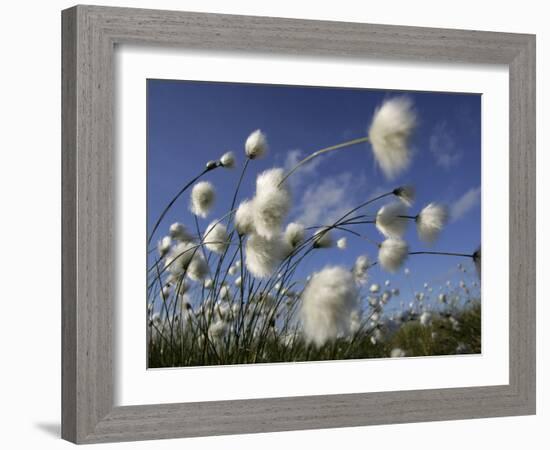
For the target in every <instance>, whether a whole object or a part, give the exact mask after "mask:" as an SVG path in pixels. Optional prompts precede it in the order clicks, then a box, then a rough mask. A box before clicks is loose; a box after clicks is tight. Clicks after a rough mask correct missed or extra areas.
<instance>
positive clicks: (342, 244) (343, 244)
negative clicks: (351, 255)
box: [336, 237, 348, 250]
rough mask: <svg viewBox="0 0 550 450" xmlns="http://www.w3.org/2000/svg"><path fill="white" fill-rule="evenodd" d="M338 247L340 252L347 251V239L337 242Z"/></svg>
mask: <svg viewBox="0 0 550 450" xmlns="http://www.w3.org/2000/svg"><path fill="white" fill-rule="evenodd" d="M336 247H338V248H339V249H340V250H345V249H346V248H347V247H348V240H347V238H345V237H343V238H340V239H338V240H337V241H336Z"/></svg>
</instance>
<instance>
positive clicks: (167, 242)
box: [157, 236, 172, 258]
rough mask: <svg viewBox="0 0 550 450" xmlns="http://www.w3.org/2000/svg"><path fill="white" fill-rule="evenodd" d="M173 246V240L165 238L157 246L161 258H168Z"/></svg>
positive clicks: (168, 237)
mask: <svg viewBox="0 0 550 450" xmlns="http://www.w3.org/2000/svg"><path fill="white" fill-rule="evenodd" d="M171 245H172V238H171V237H170V236H164V237H163V238H162V239H161V240H160V241H159V242H158V244H157V249H158V252H159V255H160V257H161V258H163V257H164V256H166V254H167V253H168V251H169V250H170V246H171Z"/></svg>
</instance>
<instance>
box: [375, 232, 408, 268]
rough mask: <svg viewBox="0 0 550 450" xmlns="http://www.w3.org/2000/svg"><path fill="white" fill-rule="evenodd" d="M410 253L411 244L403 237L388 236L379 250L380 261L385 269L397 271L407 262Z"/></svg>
mask: <svg viewBox="0 0 550 450" xmlns="http://www.w3.org/2000/svg"><path fill="white" fill-rule="evenodd" d="M408 255H409V246H408V245H407V243H406V242H405V241H404V240H403V239H399V238H388V239H386V240H385V241H384V242H382V244H380V249H379V251H378V261H379V262H380V265H381V266H382V268H383V269H385V270H387V271H388V272H392V273H395V272H397V271H398V270H399V269H400V268H401V266H403V264H404V263H405V260H406V259H407V256H408Z"/></svg>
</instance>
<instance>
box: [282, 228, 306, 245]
mask: <svg viewBox="0 0 550 450" xmlns="http://www.w3.org/2000/svg"><path fill="white" fill-rule="evenodd" d="M305 234H306V230H305V228H304V226H303V225H302V224H300V223H296V222H290V223H289V224H288V225H287V226H286V228H285V232H284V235H283V238H284V240H285V243H286V245H287V246H288V247H289V249H290V250H291V251H293V250H296V249H297V248H298V246H299V245H300V244H301V243H302V242H303V241H304V237H305Z"/></svg>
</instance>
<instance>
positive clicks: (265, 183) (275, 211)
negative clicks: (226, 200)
mask: <svg viewBox="0 0 550 450" xmlns="http://www.w3.org/2000/svg"><path fill="white" fill-rule="evenodd" d="M283 178H284V171H283V169H281V168H274V169H269V170H266V171H265V172H262V173H261V174H260V175H258V178H257V179H256V196H255V197H254V203H253V208H252V211H253V218H254V227H255V228H256V233H257V234H259V235H260V236H263V237H265V238H273V237H274V236H275V235H277V234H279V233H280V232H281V227H282V225H283V222H284V220H285V218H286V216H287V214H288V212H289V210H290V206H291V199H290V191H289V189H288V185H287V184H286V183H283V184H282V185H279V183H280V182H281V181H282V180H283Z"/></svg>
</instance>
